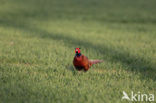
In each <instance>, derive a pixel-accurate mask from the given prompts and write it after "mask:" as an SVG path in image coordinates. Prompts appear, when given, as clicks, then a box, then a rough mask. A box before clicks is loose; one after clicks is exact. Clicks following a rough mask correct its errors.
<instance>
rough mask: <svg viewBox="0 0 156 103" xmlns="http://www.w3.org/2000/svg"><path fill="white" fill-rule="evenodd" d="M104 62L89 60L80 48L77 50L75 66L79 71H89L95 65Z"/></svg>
mask: <svg viewBox="0 0 156 103" xmlns="http://www.w3.org/2000/svg"><path fill="white" fill-rule="evenodd" d="M101 62H103V61H102V60H89V59H88V58H87V57H86V56H84V55H82V54H81V52H80V48H75V57H74V60H73V64H74V66H75V68H76V69H77V70H78V71H81V70H84V71H88V70H89V68H90V67H91V66H92V65H93V64H97V63H101Z"/></svg>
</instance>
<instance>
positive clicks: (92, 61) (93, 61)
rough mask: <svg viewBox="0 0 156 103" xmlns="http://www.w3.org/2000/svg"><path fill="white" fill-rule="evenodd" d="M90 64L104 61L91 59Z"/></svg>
mask: <svg viewBox="0 0 156 103" xmlns="http://www.w3.org/2000/svg"><path fill="white" fill-rule="evenodd" d="M89 62H90V64H91V65H92V64H97V63H101V62H103V60H89Z"/></svg>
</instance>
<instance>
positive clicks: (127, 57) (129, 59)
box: [0, 14, 156, 81]
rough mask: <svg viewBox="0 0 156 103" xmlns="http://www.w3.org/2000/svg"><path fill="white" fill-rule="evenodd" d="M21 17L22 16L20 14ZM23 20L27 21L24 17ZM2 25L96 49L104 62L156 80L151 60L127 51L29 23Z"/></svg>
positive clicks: (4, 21)
mask: <svg viewBox="0 0 156 103" xmlns="http://www.w3.org/2000/svg"><path fill="white" fill-rule="evenodd" d="M19 15H20V14H19ZM22 18H23V20H27V19H26V18H24V17H22ZM0 25H1V26H6V27H12V28H18V29H21V30H24V31H28V32H33V35H31V36H35V37H38V38H42V39H54V40H58V41H63V42H64V43H65V44H66V45H67V46H69V47H72V48H75V46H80V47H82V48H86V49H94V50H96V51H97V52H99V53H100V54H101V55H102V56H103V57H106V56H107V57H108V58H103V60H107V61H109V62H112V63H113V62H115V63H117V62H120V63H122V64H123V65H124V66H127V67H128V68H129V69H127V70H129V71H132V72H138V73H140V74H141V75H142V78H143V79H152V80H154V81H155V80H156V75H155V74H156V70H154V69H155V67H154V66H152V65H151V62H150V60H146V59H144V58H142V57H136V56H135V55H131V54H129V53H128V52H127V51H123V50H119V49H114V48H112V47H108V46H107V44H102V45H96V44H92V43H90V42H87V41H84V40H83V39H81V40H80V39H76V38H72V37H70V36H67V35H66V36H65V35H62V34H53V33H50V32H47V31H46V30H41V29H40V28H36V27H31V26H30V24H29V21H22V22H21V21H18V19H15V18H14V19H0ZM71 68H72V69H73V67H69V70H72V69H71Z"/></svg>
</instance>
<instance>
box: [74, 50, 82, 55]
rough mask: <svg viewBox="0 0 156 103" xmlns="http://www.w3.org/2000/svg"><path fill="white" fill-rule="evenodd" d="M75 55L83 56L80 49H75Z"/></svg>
mask: <svg viewBox="0 0 156 103" xmlns="http://www.w3.org/2000/svg"><path fill="white" fill-rule="evenodd" d="M75 53H76V56H80V55H81V51H80V48H75Z"/></svg>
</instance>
